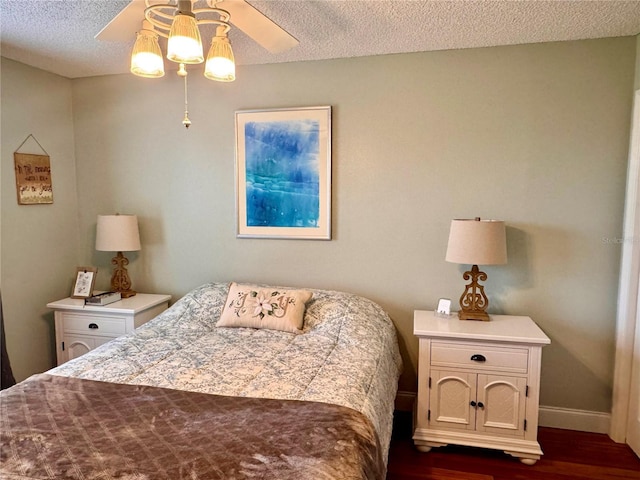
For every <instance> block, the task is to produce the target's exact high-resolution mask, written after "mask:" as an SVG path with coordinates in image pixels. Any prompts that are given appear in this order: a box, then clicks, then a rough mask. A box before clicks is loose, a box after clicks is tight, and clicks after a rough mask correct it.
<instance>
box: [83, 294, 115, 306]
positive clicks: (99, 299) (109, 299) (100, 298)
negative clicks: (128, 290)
mask: <svg viewBox="0 0 640 480" xmlns="http://www.w3.org/2000/svg"><path fill="white" fill-rule="evenodd" d="M121 299H122V295H120V292H102V293H99V294H97V295H94V296H93V297H89V298H85V299H84V304H85V305H109V304H110V303H114V302H117V301H119V300H121Z"/></svg>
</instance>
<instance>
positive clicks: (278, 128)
mask: <svg viewBox="0 0 640 480" xmlns="http://www.w3.org/2000/svg"><path fill="white" fill-rule="evenodd" d="M236 216H237V236H238V237H240V238H290V239H312V240H330V239H331V107H330V106H323V107H305V108H288V109H272V110H243V111H238V112H236Z"/></svg>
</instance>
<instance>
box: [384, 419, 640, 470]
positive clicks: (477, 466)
mask: <svg viewBox="0 0 640 480" xmlns="http://www.w3.org/2000/svg"><path fill="white" fill-rule="evenodd" d="M538 441H539V442H540V445H541V446H542V451H543V452H544V455H543V456H542V458H541V459H540V460H538V461H537V462H536V464H535V465H533V466H527V465H524V464H522V463H520V461H519V460H518V459H516V458H514V457H512V456H510V455H507V454H505V453H503V452H499V451H493V450H486V449H477V448H470V447H458V446H447V447H441V448H434V449H432V450H431V452H429V453H421V452H418V451H417V450H416V449H415V448H414V447H413V442H412V441H411V416H410V415H405V414H396V422H395V426H394V434H393V439H392V441H391V449H390V452H389V468H388V473H387V480H426V479H430V480H620V479H634V480H640V459H639V458H638V457H637V456H636V455H635V454H634V453H633V451H632V450H631V448H629V446H628V445H625V444H619V443H615V442H613V441H612V440H611V439H610V438H609V437H608V436H607V435H604V434H596V433H584V432H576V431H572V430H561V429H557V428H540V429H539V430H538Z"/></svg>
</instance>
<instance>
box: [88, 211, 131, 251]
mask: <svg viewBox="0 0 640 480" xmlns="http://www.w3.org/2000/svg"><path fill="white" fill-rule="evenodd" d="M96 250H99V251H101V252H135V251H138V250H140V232H139V230H138V217H137V215H98V225H97V229H96Z"/></svg>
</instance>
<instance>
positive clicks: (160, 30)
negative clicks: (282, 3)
mask: <svg viewBox="0 0 640 480" xmlns="http://www.w3.org/2000/svg"><path fill="white" fill-rule="evenodd" d="M231 24H233V25H234V26H235V27H237V28H239V29H240V30H242V31H243V32H244V33H246V34H247V35H248V36H249V37H250V38H252V39H253V40H255V41H256V42H257V43H258V44H259V45H261V46H263V47H264V48H265V49H267V50H268V51H269V52H271V53H279V52H283V51H285V50H288V49H290V48H292V47H295V46H296V45H297V44H298V40H296V39H295V38H294V37H293V36H291V35H290V34H289V33H287V32H286V31H285V30H283V29H282V28H281V27H279V26H278V25H277V24H276V23H275V22H273V21H272V20H271V19H269V18H267V17H266V16H265V15H263V14H262V13H261V12H260V11H258V10H257V9H255V8H254V7H253V6H251V5H249V4H248V3H247V2H246V1H245V0H223V1H217V0H132V1H131V2H130V3H129V4H128V5H127V6H126V7H125V8H124V9H123V10H122V11H121V12H120V13H119V14H118V15H116V16H115V18H114V19H113V20H111V21H110V22H109V23H108V24H107V26H106V27H104V28H103V29H102V30H101V31H100V32H99V33H98V34H97V35H96V38H97V39H99V40H112V41H130V40H131V39H133V38H136V37H137V38H136V42H135V44H134V46H133V52H132V54H131V73H133V74H134V75H137V76H140V77H146V78H159V77H162V76H164V60H163V55H162V51H161V49H160V44H159V42H158V37H159V36H160V37H164V38H167V44H166V45H167V54H166V58H167V59H168V60H170V61H172V62H175V63H176V64H178V65H180V68H179V69H178V75H179V76H181V77H183V78H184V97H185V98H184V119H183V120H182V124H183V125H184V126H185V127H187V128H189V126H190V125H191V120H190V119H189V111H188V102H187V69H186V65H190V64H198V63H203V62H204V61H205V56H204V50H203V45H202V39H201V34H200V28H201V27H202V29H203V31H207V32H208V30H207V28H210V27H215V33H213V34H212V36H211V37H212V38H211V47H210V49H209V53H208V54H207V56H206V63H205V69H204V76H205V77H206V78H208V79H210V80H215V81H220V82H232V81H234V80H235V78H236V74H235V59H234V55H233V50H232V49H231V43H230V42H229V39H228V38H227V33H228V32H229V30H230V29H231Z"/></svg>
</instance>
